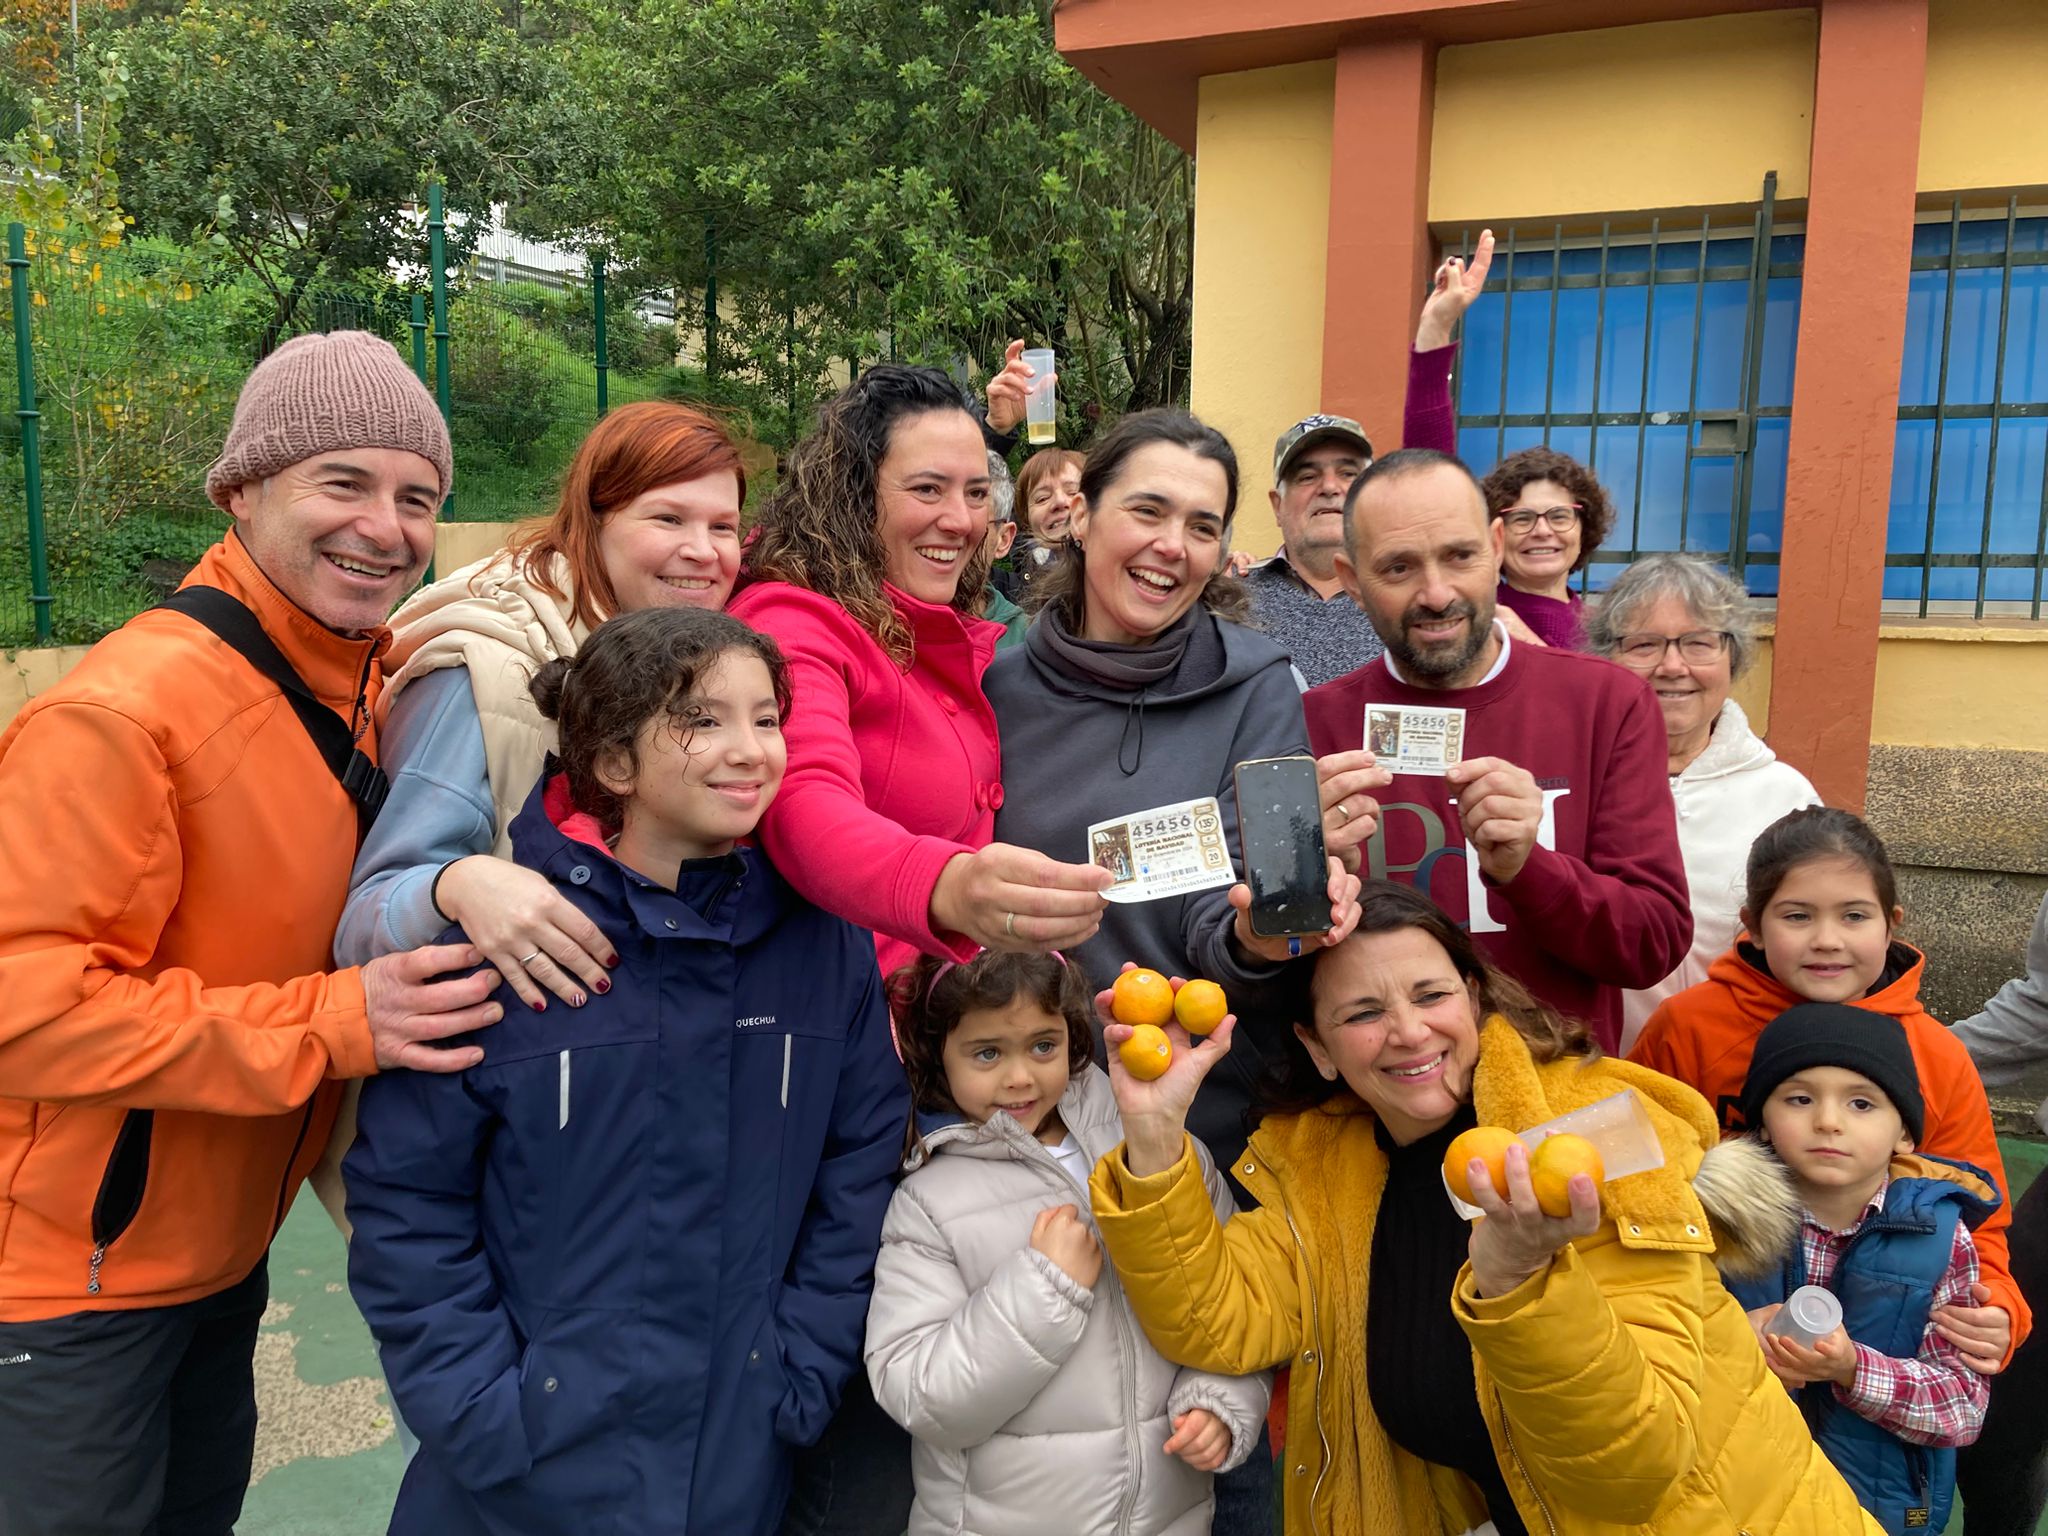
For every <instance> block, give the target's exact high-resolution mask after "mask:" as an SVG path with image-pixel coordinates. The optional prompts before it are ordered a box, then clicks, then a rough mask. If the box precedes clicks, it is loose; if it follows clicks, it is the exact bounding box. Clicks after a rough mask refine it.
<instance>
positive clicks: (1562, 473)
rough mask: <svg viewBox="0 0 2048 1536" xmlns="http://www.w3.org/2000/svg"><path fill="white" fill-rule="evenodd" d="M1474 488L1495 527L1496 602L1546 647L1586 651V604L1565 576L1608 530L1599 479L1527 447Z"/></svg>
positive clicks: (1558, 456) (1610, 512) (1608, 511)
mask: <svg viewBox="0 0 2048 1536" xmlns="http://www.w3.org/2000/svg"><path fill="white" fill-rule="evenodd" d="M1480 489H1481V490H1482V491H1483V492H1484V493H1485V495H1486V508H1487V511H1488V512H1490V513H1491V514H1492V515H1493V517H1494V519H1495V520H1496V521H1497V522H1499V523H1500V525H1501V533H1502V547H1501V572H1500V589H1499V591H1498V592H1496V593H1495V594H1494V597H1495V601H1496V602H1498V603H1499V605H1500V606H1501V607H1502V608H1504V609H1506V610H1507V611H1508V612H1510V613H1513V614H1516V615H1518V616H1519V617H1520V618H1521V619H1522V620H1523V622H1524V623H1526V624H1527V625H1528V626H1529V628H1530V629H1531V630H1533V631H1535V634H1536V638H1537V639H1539V640H1541V641H1542V642H1543V643H1544V644H1545V645H1554V646H1556V647H1558V648H1559V649H1560V650H1567V651H1580V650H1584V649H1585V648H1586V639H1585V599H1584V598H1583V597H1581V596H1580V595H1579V594H1578V593H1576V592H1574V591H1572V589H1571V579H1572V577H1573V576H1575V575H1576V574H1578V573H1579V572H1580V571H1583V570H1584V569H1585V568H1586V566H1587V564H1588V562H1590V561H1591V560H1592V558H1593V553H1594V551H1595V550H1597V549H1599V547H1600V541H1601V540H1602V539H1604V538H1606V537H1607V531H1608V530H1609V529H1610V528H1612V527H1613V526H1614V503H1613V502H1611V501H1609V500H1608V499H1607V492H1606V490H1605V489H1604V488H1603V487H1602V486H1601V484H1600V481H1599V479H1598V478H1597V477H1596V476H1595V475H1594V473H1593V471H1592V470H1590V469H1588V468H1586V466H1585V465H1583V464H1581V463H1580V462H1579V461H1578V460H1577V459H1574V458H1571V457H1569V456H1568V455H1565V454H1562V453H1558V452H1556V451H1555V450H1553V449H1550V448H1525V449H1523V450H1522V451H1521V452H1520V453H1511V454H1509V455H1508V456H1507V457H1506V458H1505V459H1502V460H1501V461H1500V463H1499V464H1498V465H1496V466H1495V468H1494V471H1493V473H1492V474H1490V475H1488V476H1487V477H1486V479H1485V481H1484V482H1482V484H1481V486H1480Z"/></svg>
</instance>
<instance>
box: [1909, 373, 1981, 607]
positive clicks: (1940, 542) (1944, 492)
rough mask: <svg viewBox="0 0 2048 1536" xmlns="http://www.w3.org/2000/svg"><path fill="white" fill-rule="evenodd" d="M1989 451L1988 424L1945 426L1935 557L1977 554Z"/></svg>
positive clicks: (1936, 507) (1936, 499)
mask: <svg viewBox="0 0 2048 1536" xmlns="http://www.w3.org/2000/svg"><path fill="white" fill-rule="evenodd" d="M1950 377H1951V379H1953V377H1954V375H1953V374H1951V375H1950ZM1990 449H1991V423H1990V422H1988V421H1951V422H1949V423H1947V424H1946V425H1945V426H1944V427H1943V429H1942V434H1941V483H1940V485H1939V486H1938V487H1937V488H1936V490H1935V494H1934V552H1935V553H1936V554H1942V555H1974V554H1975V553H1977V550H1978V548H1979V546H1980V543H1981V541H1982V539H1983V532H1984V477H1985V475H1986V474H1987V473H1988V471H1989V470H1990V468H1991V452H1990ZM1923 526H1924V525H1923ZM1973 582H1974V578H1973Z"/></svg>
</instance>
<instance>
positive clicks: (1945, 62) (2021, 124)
mask: <svg viewBox="0 0 2048 1536" xmlns="http://www.w3.org/2000/svg"><path fill="white" fill-rule="evenodd" d="M2044 103H2048V5H2044V4H2043V3H2042V0H1930V4H1929V5H1928V7H1927V94H1926V98H1925V104H1924V106H1923V108H1922V110H1921V115H1920V179H1919V187H1920V190H1921V191H1923V192H1960V191H1967V190H1970V189H1971V188H1976V187H1997V188H2005V187H2030V186H2043V185H2048V121H2044V119H2043V117H2042V111H2043V106H2044Z"/></svg>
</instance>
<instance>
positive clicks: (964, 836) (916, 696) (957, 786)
mask: <svg viewBox="0 0 2048 1536" xmlns="http://www.w3.org/2000/svg"><path fill="white" fill-rule="evenodd" d="M884 590H886V591H887V592H888V594H889V600H890V601H891V602H892V603H894V604H895V606H896V611H897V613H898V614H900V615H902V617H903V620H904V622H905V623H907V624H909V626H910V629H911V634H912V637H913V639H914V642H915V645H916V659H915V660H914V661H913V662H912V664H911V667H910V670H909V671H908V672H905V671H904V670H903V669H902V668H901V667H898V666H897V665H896V664H895V663H894V662H893V661H891V660H890V659H889V655H888V653H887V652H886V651H884V650H883V649H882V647H881V646H880V645H879V644H878V643H877V642H876V641H875V638H874V636H872V635H870V634H869V633H868V632H867V631H866V630H865V629H863V628H861V626H860V625H859V624H857V623H856V622H854V619H853V617H852V616H851V615H850V614H848V613H847V611H846V610H845V609H844V608H842V607H840V606H839V605H838V604H837V603H835V602H833V601H832V600H831V599H830V598H828V597H821V596H820V595H819V594H817V593H815V592H810V591H806V590H805V589H803V588H802V587H793V586H791V585H790V584H789V583H787V582H782V581H763V582H758V583H755V584H754V585H752V586H748V587H745V588H743V589H742V590H741V591H740V593H739V594H738V595H737V596H736V597H734V598H733V600H732V603H731V605H730V606H729V608H728V609H727V611H728V612H729V613H731V614H732V615H733V617H734V618H737V619H740V620H742V621H743V622H745V623H747V624H750V625H752V626H753V627H754V628H756V629H758V630H760V631H762V632H763V633H764V634H768V635H772V636H774V637H775V640H776V643H777V644H778V645H780V646H781V647H782V653H783V655H784V656H786V657H787V658H788V659H789V671H790V689H791V692H792V695H793V697H792V699H791V703H790V710H789V719H788V720H787V721H786V722H785V723H784V725H783V737H784V739H785V740H786V741H787V742H788V745H789V771H788V773H787V775H786V776H785V777H784V779H783V782H782V790H781V792H780V793H779V794H778V795H776V797H775V802H774V804H773V805H771V806H769V808H768V814H767V815H766V816H765V817H763V818H762V820H761V831H760V837H761V842H762V845H763V846H764V847H765V848H766V849H767V850H768V856H769V857H770V858H771V859H773V860H774V861H775V867H776V869H777V870H779V871H781V873H782V876H783V878H784V879H786V880H788V881H789V883H790V884H791V885H793V886H795V887H796V888H797V890H798V891H799V892H801V893H802V895H803V896H804V897H805V898H806V899H807V900H809V901H811V902H813V903H815V904H816V905H818V906H820V907H823V908H824V909H825V910H826V911H827V912H831V913H833V914H835V915H837V916H839V917H843V918H846V919H847V920H848V921H850V922H855V923H859V924H860V925H861V926H862V927H864V928H872V929H874V930H875V955H876V958H877V959H878V960H879V961H880V962H881V967H882V974H883V975H884V976H887V975H888V974H889V972H891V971H892V970H894V969H895V968H896V967H898V966H900V965H905V964H908V963H909V962H910V961H911V960H913V959H914V958H916V956H917V954H918V952H919V951H926V952H929V953H931V954H939V955H950V956H951V957H952V958H953V959H955V960H961V961H965V960H971V959H972V958H974V955H975V953H976V946H975V945H974V944H972V943H971V942H969V941H968V940H967V939H965V938H963V937H962V936H961V935H959V934H957V933H941V932H935V931H934V930H933V928H932V924H931V899H932V889H933V887H935V886H936V885H937V884H938V881H939V871H940V870H941V869H943V868H944V867H945V865H946V861H947V860H948V859H950V858H952V857H953V855H954V854H956V853H971V852H973V851H974V850H975V849H977V848H981V847H984V846H986V844H987V843H988V842H989V840H990V839H991V837H992V836H993V835H994V831H995V813H996V807H997V806H999V805H1001V804H1002V803H1003V788H1002V754H1001V751H1000V749H999V747H998V746H997V740H996V716H995V711H994V710H993V709H991V708H990V707H989V702H988V700H987V698H986V697H985V696H984V695H983V694H982V691H981V675H982V673H983V672H985V671H987V670H988V664H989V662H990V660H991V659H992V658H993V657H994V656H995V649H996V641H997V640H998V639H1000V638H1001V636H1002V633H1003V626H1002V625H1000V624H992V623H989V622H987V621H985V620H982V619H969V618H965V617H963V616H962V615H960V614H958V613H956V612H954V611H953V610H952V609H951V608H945V607H939V606H937V605H935V604H931V603H924V602H919V601H918V600H917V599H916V598H913V597H910V596H907V595H906V594H904V593H902V592H899V591H897V590H896V589H895V588H894V587H887V588H885V589H884Z"/></svg>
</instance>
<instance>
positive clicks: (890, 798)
mask: <svg viewBox="0 0 2048 1536" xmlns="http://www.w3.org/2000/svg"><path fill="white" fill-rule="evenodd" d="M989 486H990V481H989V469H988V455H987V449H986V448H985V447H984V445H983V441H982V433H981V426H980V423H979V422H978V421H977V420H976V419H975V416H974V414H973V410H972V406H971V404H970V402H969V400H968V398H967V396H966V395H965V394H964V393H962V391H961V389H960V386H959V385H957V384H956V383H954V382H953V380H952V379H950V378H948V377H947V376H946V375H945V374H943V373H941V372H940V371H939V370H938V369H936V368H911V367H902V366H898V365H896V364H882V365H879V366H877V367H874V368H870V369H869V370H868V371H867V372H866V373H864V374H862V375H861V376H860V378H858V379H857V380H855V381H854V383H853V384H851V385H850V386H849V387H848V388H846V389H845V390H842V391H841V392H840V393H839V394H838V395H837V396H835V397H834V398H833V399H832V400H830V401H829V402H827V403H826V405H825V407H824V408H823V409H822V410H821V411H820V412H819V415H818V425H817V429H816V430H815V431H814V432H812V434H811V435H810V436H809V437H807V438H806V439H804V441H802V442H801V443H799V444H797V446H796V447H795V448H794V449H792V450H791V452H790V455H789V461H788V465H787V468H786V470H785V472H784V474H783V478H782V483H781V484H780V485H779V486H778V487H777V489H776V492H775V495H774V497H773V498H772V499H771V500H770V501H769V503H768V505H767V507H766V508H765V509H763V511H762V514H761V519H760V522H759V524H758V525H757V535H756V538H755V540H754V543H753V545H752V546H751V548H750V549H749V550H748V555H747V561H748V569H749V576H750V578H751V579H750V581H749V582H748V584H746V585H745V586H743V587H742V589H741V590H740V592H739V595H738V596H736V597H735V598H734V599H733V602H732V609H731V611H732V613H733V616H734V617H736V618H739V619H743V620H745V621H746V622H747V623H748V624H751V625H753V626H754V627H755V628H756V629H759V630H762V631H764V632H765V633H767V634H770V635H773V636H774V637H775V638H776V639H777V640H778V641H779V642H781V645H782V649H783V654H784V655H785V656H787V657H788V659H789V666H790V680H791V687H792V692H793V694H794V696H795V697H794V701H793V703H792V704H791V707H790V712H789V717H788V720H787V721H786V722H785V724H784V727H783V733H784V735H785V737H786V738H787V740H788V745H789V774H788V777H787V779H786V780H785V781H784V783H783V787H782V793H781V794H780V795H779V796H777V797H776V800H775V803H774V805H772V806H771V807H769V809H768V812H767V814H766V816H764V817H763V818H762V821H761V838H762V842H763V844H764V845H765V846H766V847H767V849H768V854H769V857H770V858H772V859H773V860H774V861H775V866H776V868H777V869H779V870H781V871H782V872H783V874H784V876H785V877H786V878H787V879H788V880H789V882H790V884H792V885H794V886H795V887H796V888H797V890H798V891H799V892H800V893H801V894H802V895H804V896H805V897H806V898H807V899H809V900H810V901H812V902H814V903H815V904H816V905H818V906H821V907H823V908H824V909H825V910H826V911H828V912H832V913H835V914H837V915H838V916H840V917H845V918H849V919H851V920H852V921H854V922H856V923H859V924H860V925H861V926H863V927H865V928H872V929H874V930H875V939H876V946H877V949H878V952H879V958H880V960H881V965H882V970H883V972H884V974H887V973H888V972H890V971H893V970H894V969H896V967H898V966H900V965H903V964H906V963H908V962H909V961H910V960H912V959H914V958H915V957H916V955H917V954H918V953H920V952H923V953H928V954H937V955H950V956H951V957H952V958H953V959H955V960H960V961H965V960H970V959H972V958H973V957H974V955H975V954H976V953H977V952H978V950H979V949H980V948H982V947H983V946H986V947H988V948H990V949H1069V948H1072V947H1074V946H1075V945H1078V944H1081V943H1084V942H1085V941H1086V940H1087V939H1088V938H1089V936H1090V935H1092V934H1093V933H1094V932H1095V928H1096V925H1097V923H1098V922H1100V920H1101V916H1102V910H1103V905H1104V903H1103V899H1102V897H1101V895H1100V892H1101V890H1102V888H1103V887H1104V886H1106V885H1107V884H1108V883H1109V876H1108V874H1107V872H1106V871H1103V870H1099V869H1096V868H1094V867H1093V866H1092V865H1087V864H1061V863H1058V862H1056V861H1055V860H1053V859H1050V858H1047V857H1046V856H1044V855H1043V854H1038V853H1033V852H1030V851H1029V850H1026V849H1023V848H1012V847H1006V846H1003V845H1000V844H995V845H992V844H991V843H990V839H991V837H992V836H993V835H994V831H995V814H996V808H997V807H998V806H1000V805H1001V804H1002V803H1003V787H1002V758H1001V752H1000V749H999V746H998V742H997V737H996V718H995V712H994V710H993V709H992V708H991V707H990V706H989V702H988V700H987V698H986V697H985V696H984V695H983V693H982V689H981V680H982V674H983V673H984V672H985V671H986V670H987V669H988V664H989V661H990V660H991V658H992V657H993V656H994V655H995V646H996V641H997V640H998V639H1000V638H1001V636H1002V632H1003V630H1002V626H1001V625H1000V624H994V623H990V622H988V621H987V620H985V619H983V618H981V617H979V615H980V613H981V607H982V594H983V590H984V586H985V583H986V581H987V576H988V564H989V562H988V557H987V555H986V553H985V552H984V551H983V549H982V542H983V539H982V536H983V534H984V533H985V532H986V531H987V529H988V520H989V495H990V490H989Z"/></svg>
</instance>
